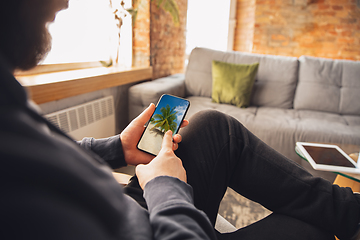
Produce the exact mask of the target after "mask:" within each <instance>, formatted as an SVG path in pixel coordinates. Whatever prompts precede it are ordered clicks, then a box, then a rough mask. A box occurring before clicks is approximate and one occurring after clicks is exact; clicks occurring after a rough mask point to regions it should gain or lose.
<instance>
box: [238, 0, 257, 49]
mask: <svg viewBox="0 0 360 240" xmlns="http://www.w3.org/2000/svg"><path fill="white" fill-rule="evenodd" d="M255 6H256V0H238V1H237V3H236V28H235V39H234V49H236V51H242V52H251V51H252V47H253V37H254V26H255Z"/></svg>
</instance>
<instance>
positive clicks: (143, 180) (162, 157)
mask: <svg viewBox="0 0 360 240" xmlns="http://www.w3.org/2000/svg"><path fill="white" fill-rule="evenodd" d="M135 171H136V175H137V177H138V179H139V184H140V186H141V188H142V189H144V188H145V185H146V184H147V183H148V182H149V181H150V180H152V179H154V178H156V177H159V176H170V177H176V178H179V179H180V180H181V181H184V182H186V171H185V169H184V167H183V165H182V162H181V159H180V158H178V157H177V156H176V155H175V153H174V151H173V142H172V132H171V131H170V130H169V131H167V132H166V133H165V135H164V139H163V141H162V145H161V150H160V152H159V154H158V155H157V156H156V157H155V158H154V159H153V160H152V161H151V162H150V163H149V164H147V165H143V164H140V165H138V166H137V167H136V169H135Z"/></svg>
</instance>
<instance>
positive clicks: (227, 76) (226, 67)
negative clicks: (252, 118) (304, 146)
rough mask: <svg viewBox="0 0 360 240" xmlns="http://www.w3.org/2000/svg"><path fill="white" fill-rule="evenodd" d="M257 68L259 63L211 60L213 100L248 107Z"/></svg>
mask: <svg viewBox="0 0 360 240" xmlns="http://www.w3.org/2000/svg"><path fill="white" fill-rule="evenodd" d="M258 68H259V63H254V64H233V63H225V62H219V61H213V62H212V77H213V81H212V95H211V97H212V100H213V102H216V103H228V104H232V105H235V106H237V107H240V108H246V107H248V106H249V104H250V97H251V90H252V89H253V85H254V80H255V75H256V73H257V70H258Z"/></svg>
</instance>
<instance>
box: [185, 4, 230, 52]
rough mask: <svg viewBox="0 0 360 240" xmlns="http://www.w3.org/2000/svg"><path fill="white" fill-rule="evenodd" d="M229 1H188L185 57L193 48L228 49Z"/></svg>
mask: <svg viewBox="0 0 360 240" xmlns="http://www.w3.org/2000/svg"><path fill="white" fill-rule="evenodd" d="M230 2H232V1H230V0H222V1H216V0H188V13H187V26H186V31H187V33H186V55H188V54H190V52H191V50H192V49H193V48H195V47H206V48H211V49H216V50H222V51H226V50H227V49H228V36H229V17H230Z"/></svg>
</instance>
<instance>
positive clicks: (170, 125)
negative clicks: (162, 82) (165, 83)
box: [137, 94, 190, 156]
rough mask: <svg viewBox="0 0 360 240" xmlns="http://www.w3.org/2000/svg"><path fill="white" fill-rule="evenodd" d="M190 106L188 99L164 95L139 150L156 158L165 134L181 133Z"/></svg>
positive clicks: (139, 145)
mask: <svg viewBox="0 0 360 240" xmlns="http://www.w3.org/2000/svg"><path fill="white" fill-rule="evenodd" d="M189 106H190V102H189V101H188V100H186V99H183V98H179V97H175V96H171V95H167V94H164V95H162V96H161V98H160V100H159V102H158V103H157V105H156V109H155V111H154V113H153V115H152V116H151V118H150V120H149V122H148V124H147V126H146V128H145V131H144V133H143V135H142V136H141V138H140V141H139V143H138V145H137V147H138V149H140V150H142V151H145V152H148V153H150V154H152V155H155V156H156V155H157V154H158V153H159V152H160V149H161V144H162V140H163V137H164V134H165V133H166V132H167V131H168V130H171V131H172V132H173V135H175V134H176V133H177V132H178V131H179V128H180V125H181V123H182V121H183V120H184V118H185V115H186V112H187V110H188V109H189Z"/></svg>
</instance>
